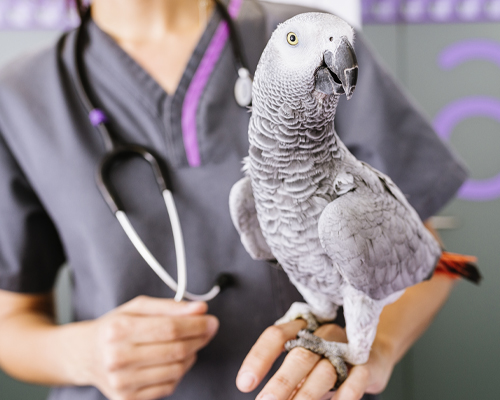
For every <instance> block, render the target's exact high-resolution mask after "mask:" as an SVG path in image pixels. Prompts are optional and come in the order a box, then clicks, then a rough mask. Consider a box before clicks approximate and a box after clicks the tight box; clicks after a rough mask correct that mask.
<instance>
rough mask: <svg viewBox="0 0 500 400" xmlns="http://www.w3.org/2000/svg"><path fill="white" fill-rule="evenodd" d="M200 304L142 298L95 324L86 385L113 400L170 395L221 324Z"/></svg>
mask: <svg viewBox="0 0 500 400" xmlns="http://www.w3.org/2000/svg"><path fill="white" fill-rule="evenodd" d="M206 312H207V305H206V303H202V302H192V303H189V302H180V303H176V302H174V301H173V300H170V299H155V298H151V297H146V296H139V297H137V298H135V299H133V300H131V301H129V302H128V303H125V304H123V305H122V306H120V307H118V308H116V309H115V310H113V311H111V312H109V313H108V314H106V315H104V316H103V317H101V318H99V319H97V320H95V321H92V323H90V324H89V328H88V330H87V332H88V334H87V340H90V341H91V346H90V354H89V355H87V361H88V362H87V368H86V377H87V382H86V383H85V384H91V385H93V386H96V387H97V388H98V389H99V390H101V392H102V393H104V395H105V396H106V397H108V398H109V399H111V400H123V399H127V400H129V399H130V400H153V399H158V398H160V397H164V396H169V395H171V394H172V393H173V392H174V390H175V388H176V386H177V385H178V383H179V382H180V380H181V379H182V377H183V376H184V375H185V374H186V372H187V371H188V370H189V369H190V368H191V367H192V366H193V364H194V362H195V359H196V353H197V351H198V350H200V349H201V348H203V347H204V346H206V345H207V344H208V343H209V341H210V340H211V339H212V338H213V337H214V335H215V333H216V331H217V329H218V326H219V322H218V320H217V318H216V317H214V316H210V315H206Z"/></svg>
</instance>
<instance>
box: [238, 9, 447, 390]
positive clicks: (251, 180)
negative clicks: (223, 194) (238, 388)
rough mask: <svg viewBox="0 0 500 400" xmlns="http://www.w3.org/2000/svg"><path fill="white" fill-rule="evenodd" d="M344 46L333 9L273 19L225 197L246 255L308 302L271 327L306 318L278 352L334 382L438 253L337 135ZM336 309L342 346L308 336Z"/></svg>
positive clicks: (348, 44) (349, 81) (346, 66)
mask: <svg viewBox="0 0 500 400" xmlns="http://www.w3.org/2000/svg"><path fill="white" fill-rule="evenodd" d="M353 41H354V32H353V29H352V28H351V27H350V26H349V25H348V24H347V23H346V22H344V21H343V20H341V19H340V18H338V17H336V16H333V15H330V14H323V13H307V14H301V15H298V16H296V17H294V18H292V19H290V20H288V21H286V22H284V23H282V24H281V25H279V26H278V28H277V29H276V30H275V32H274V33H273V35H272V37H271V39H270V41H269V43H268V45H267V47H266V48H265V50H264V52H263V54H262V57H261V59H260V62H259V64H258V67H257V70H256V73H255V78H254V86H253V103H252V116H251V119H250V125H249V132H248V134H249V141H250V148H249V156H248V157H247V158H245V160H244V171H245V177H244V178H243V179H241V180H240V181H238V182H237V183H236V184H235V185H234V186H233V188H232V190H231V193H230V198H229V205H230V212H231V218H232V220H233V223H234V225H235V227H236V229H237V231H238V232H239V234H240V236H241V241H242V243H243V245H244V247H245V248H246V250H247V251H248V253H249V254H250V255H251V256H252V257H253V258H254V259H261V260H266V259H276V260H277V261H278V262H279V264H280V265H281V266H282V267H283V269H284V270H285V271H286V273H287V274H288V276H289V278H290V281H291V282H292V283H293V284H294V285H295V286H296V287H297V289H298V290H299V292H300V293H301V294H302V296H303V297H304V299H305V300H306V302H307V304H305V303H294V305H292V307H291V309H290V310H289V311H288V312H287V314H286V315H285V316H284V317H283V318H282V319H280V320H279V321H278V322H277V323H283V322H287V321H290V320H292V319H295V318H297V317H303V318H304V319H306V320H307V321H308V329H307V330H305V331H301V332H300V333H299V338H298V339H297V340H295V341H291V342H289V343H288V346H287V348H288V349H290V348H293V347H294V346H297V345H299V346H302V347H305V348H308V349H310V350H312V351H315V352H317V353H318V354H322V355H324V356H325V357H327V358H329V359H330V361H331V362H332V363H333V365H334V366H335V367H336V369H337V372H338V375H339V379H338V381H339V384H340V383H341V382H342V381H343V380H344V379H345V378H346V376H347V368H346V364H345V362H348V363H350V364H362V363H365V362H366V361H367V360H368V356H369V353H370V348H371V345H372V342H373V340H374V337H375V333H376V329H377V324H378V320H379V316H380V313H381V311H382V309H383V307H384V306H385V305H387V304H389V303H392V302H394V301H395V300H396V299H398V298H399V297H400V296H401V294H402V293H403V292H404V290H405V288H407V287H409V286H411V285H414V284H416V283H418V282H421V281H422V280H424V279H426V278H428V277H429V276H430V275H431V274H432V272H433V270H434V267H435V265H436V262H437V261H438V259H439V257H440V255H441V249H440V246H439V245H438V243H437V241H436V240H435V239H434V238H433V237H432V235H431V234H430V233H429V231H428V230H427V229H426V228H425V227H424V225H423V223H422V221H421V220H420V218H419V216H418V215H417V213H416V211H415V210H414V209H413V208H412V207H411V206H410V204H409V203H408V201H407V200H406V198H405V196H404V195H403V194H402V193H401V191H400V190H399V189H398V188H397V187H396V186H395V184H394V183H393V182H392V180H391V179H390V178H389V177H388V176H386V175H384V174H383V173H381V172H379V171H377V170H376V169H374V168H372V167H371V166H369V165H368V164H365V163H363V162H361V161H358V160H357V159H356V158H355V157H354V156H353V155H352V154H351V153H350V152H349V150H348V149H347V148H346V146H345V145H344V144H343V143H342V142H341V141H340V139H339V137H338V136H337V134H336V133H335V130H334V125H333V121H334V117H335V109H336V106H337V103H338V101H339V97H340V96H341V95H342V94H346V95H347V98H348V99H349V98H350V97H351V96H352V95H353V91H354V88H355V85H356V79H357V73H358V66H357V61H356V56H355V53H354V50H353ZM341 305H342V306H343V307H344V316H345V321H346V333H347V338H348V343H347V344H345V343H335V342H326V341H323V340H322V339H319V338H317V337H316V336H314V335H312V333H311V332H312V331H314V329H315V328H316V327H317V325H315V323H316V322H315V320H316V321H319V322H320V323H322V322H326V321H331V320H333V319H334V318H335V316H336V312H337V308H338V307H339V306H341ZM312 316H314V317H315V318H311V317H312Z"/></svg>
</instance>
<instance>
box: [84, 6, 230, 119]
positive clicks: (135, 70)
mask: <svg viewBox="0 0 500 400" xmlns="http://www.w3.org/2000/svg"><path fill="white" fill-rule="evenodd" d="M218 14H219V13H217V11H216V10H214V12H213V13H212V15H211V17H210V18H209V21H208V24H207V26H206V28H205V30H204V31H203V33H202V35H201V37H200V39H199V40H198V43H197V44H196V46H195V48H194V50H193V52H192V54H191V56H190V57H189V61H188V63H187V65H186V67H185V69H184V71H183V74H182V77H181V79H180V81H179V84H178V86H177V88H176V90H175V92H174V93H173V94H168V93H167V92H166V90H165V89H164V88H163V87H162V86H161V85H160V84H159V83H158V82H157V81H156V80H155V79H154V78H153V77H152V76H151V75H150V74H149V73H148V72H147V71H146V70H145V69H144V68H143V67H142V66H141V65H140V64H139V63H138V62H137V61H136V60H134V59H133V58H132V57H131V56H130V55H129V54H128V53H127V52H126V51H125V50H123V49H122V48H121V47H120V46H119V45H118V43H116V41H115V40H114V39H113V38H112V37H111V36H110V35H108V34H107V33H106V32H104V31H103V30H102V29H101V28H99V26H98V25H97V24H96V23H95V22H94V21H93V20H92V19H90V20H89V21H88V25H87V35H88V37H89V41H90V44H91V45H90V46H89V48H88V55H89V56H90V57H92V58H94V59H96V60H100V61H101V64H102V66H103V68H106V69H108V71H109V72H110V73H111V74H112V75H113V76H115V77H116V83H118V84H121V85H123V86H125V88H126V89H127V90H128V92H130V93H133V94H135V95H136V97H137V100H139V101H140V103H141V104H144V105H147V106H148V107H150V108H151V109H154V110H155V113H156V112H157V111H158V105H159V103H160V102H162V101H164V100H165V99H166V98H168V97H176V96H179V95H183V94H184V93H185V91H186V88H187V87H188V86H189V84H190V82H191V80H192V78H193V75H194V73H195V71H196V69H197V67H198V65H199V63H200V60H201V59H202V57H203V55H204V54H205V51H206V49H207V47H208V45H209V43H210V39H211V38H212V36H213V34H214V32H215V30H216V29H217V26H218V24H219V23H220V19H221V17H220V15H218ZM103 54H106V57H105V60H104V59H103Z"/></svg>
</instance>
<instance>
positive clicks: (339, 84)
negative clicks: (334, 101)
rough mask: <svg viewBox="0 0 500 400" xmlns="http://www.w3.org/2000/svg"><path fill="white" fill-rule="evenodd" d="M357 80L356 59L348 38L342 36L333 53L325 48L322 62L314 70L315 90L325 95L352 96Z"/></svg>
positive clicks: (348, 97)
mask: <svg viewBox="0 0 500 400" xmlns="http://www.w3.org/2000/svg"><path fill="white" fill-rule="evenodd" d="M357 80H358V61H357V59H356V54H355V53H354V49H353V48H352V46H351V44H350V43H349V40H347V38H346V37H345V36H343V37H342V38H341V40H340V43H339V45H338V46H337V49H336V50H335V53H332V52H331V51H330V50H326V51H325V52H324V53H323V64H322V65H321V66H320V68H319V69H318V70H317V72H316V86H315V87H316V90H317V91H319V92H321V93H324V94H326V95H332V94H335V95H341V94H344V93H345V94H346V96H347V100H349V99H350V98H351V97H352V94H353V93H354V89H355V88H356V82H357Z"/></svg>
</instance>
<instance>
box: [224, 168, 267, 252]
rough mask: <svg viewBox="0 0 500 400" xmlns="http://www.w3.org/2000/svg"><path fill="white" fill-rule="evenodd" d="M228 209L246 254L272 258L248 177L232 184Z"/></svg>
mask: <svg viewBox="0 0 500 400" xmlns="http://www.w3.org/2000/svg"><path fill="white" fill-rule="evenodd" d="M229 211H230V213H231V219H232V221H233V224H234V227H235V228H236V230H237V231H238V233H239V234H240V238H241V243H243V246H244V247H245V249H246V251H247V252H248V254H250V256H251V257H252V258H253V259H254V260H271V259H274V256H273V254H272V252H271V249H270V248H269V246H268V245H267V243H266V240H265V239H264V236H263V235H262V230H261V229H260V225H259V221H258V219H257V212H256V211H255V200H254V197H253V192H252V185H251V182H250V178H249V177H244V178H242V179H240V180H239V181H238V182H236V183H235V184H234V185H233V187H232V189H231V192H230V194H229Z"/></svg>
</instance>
